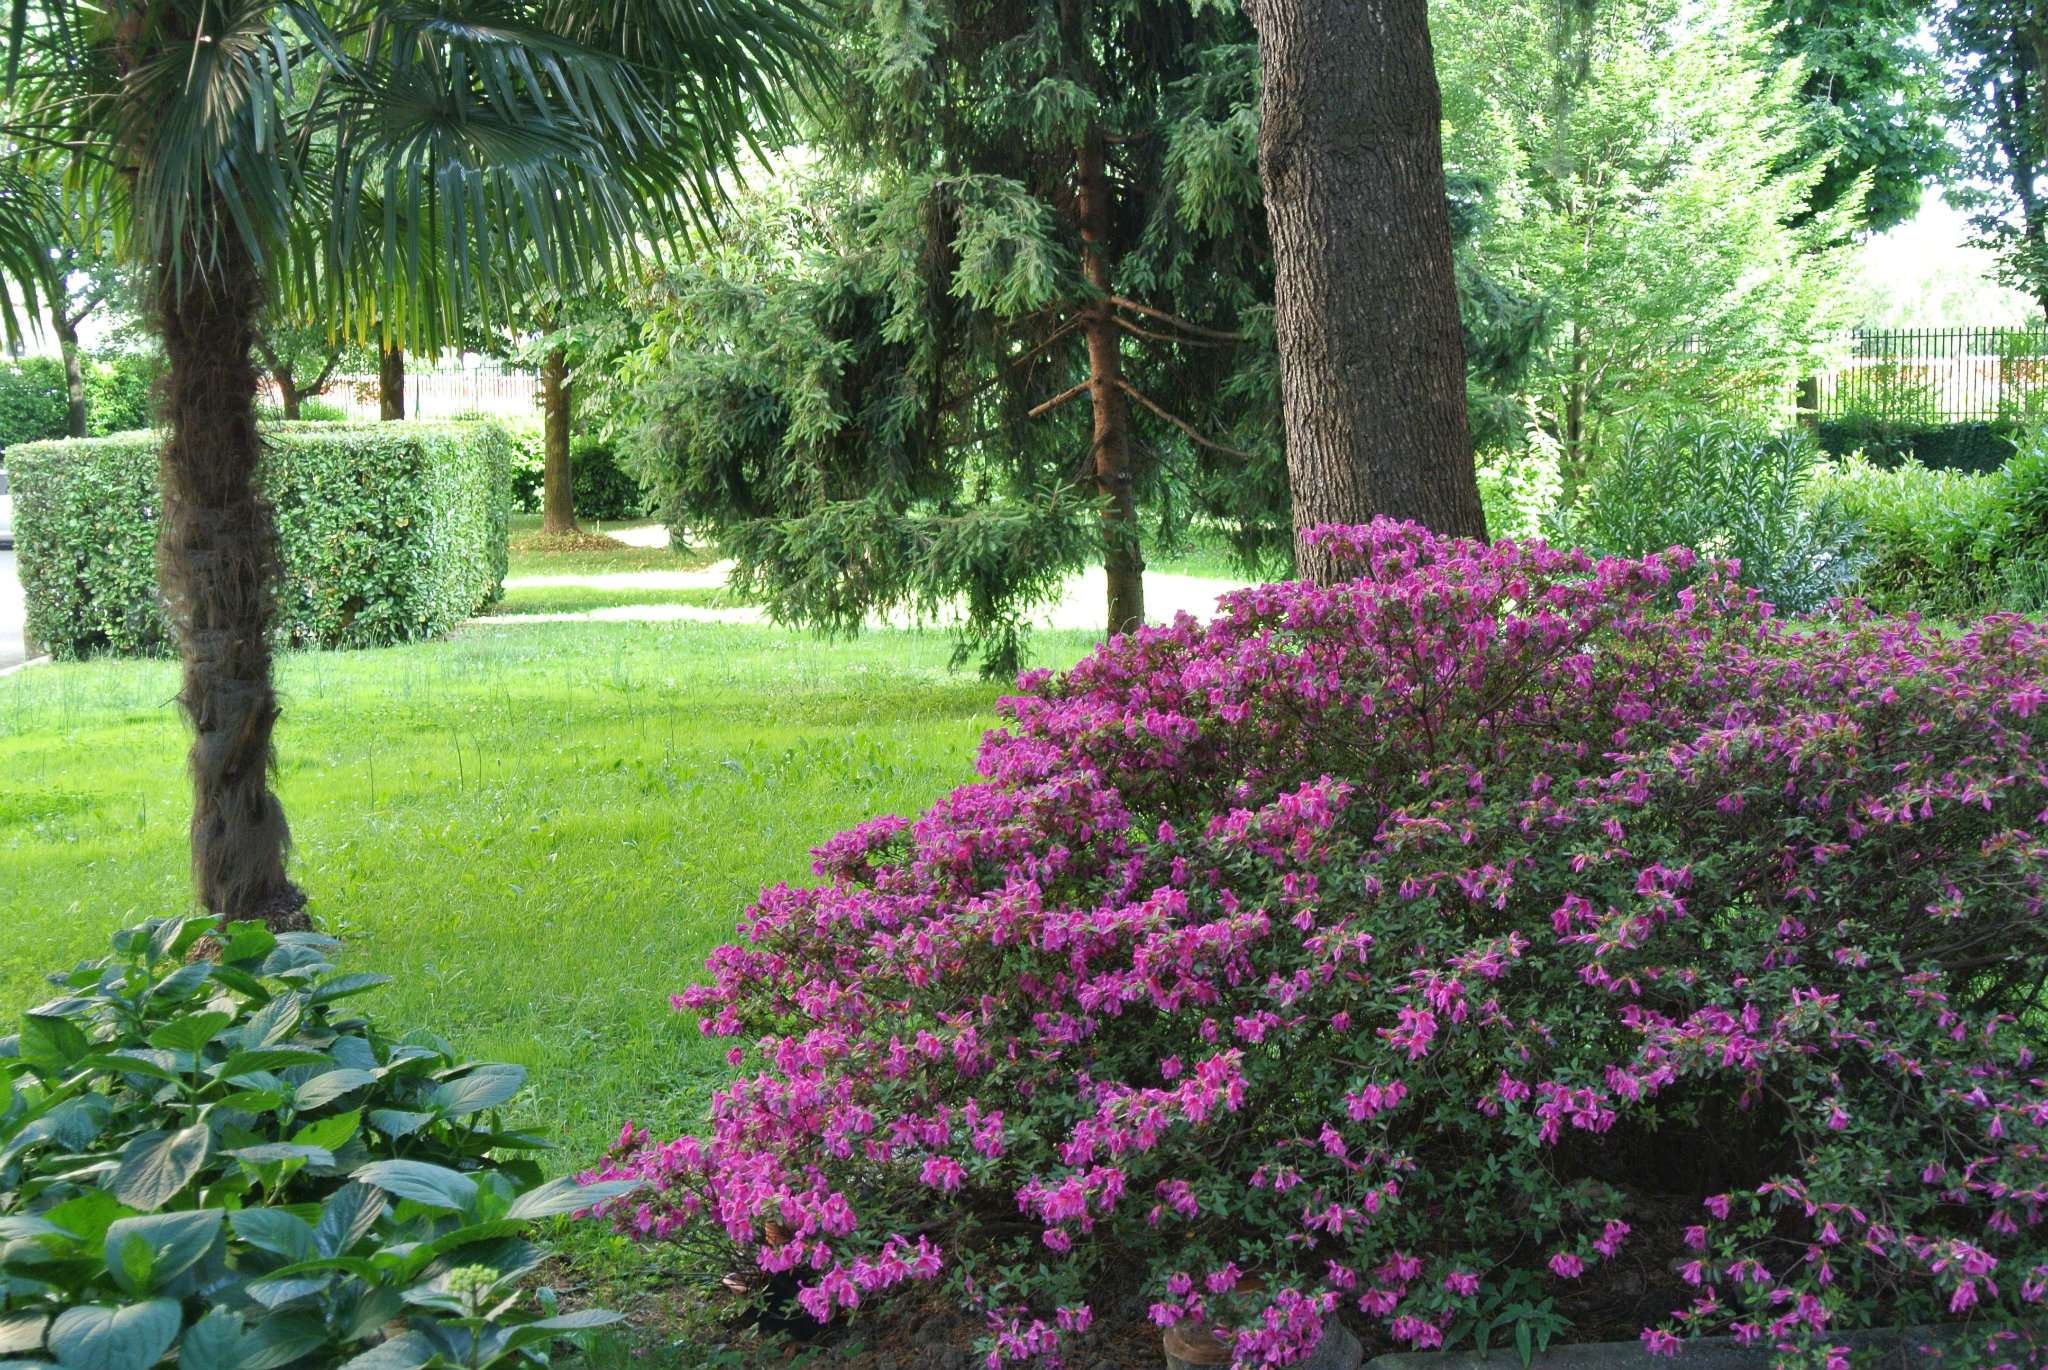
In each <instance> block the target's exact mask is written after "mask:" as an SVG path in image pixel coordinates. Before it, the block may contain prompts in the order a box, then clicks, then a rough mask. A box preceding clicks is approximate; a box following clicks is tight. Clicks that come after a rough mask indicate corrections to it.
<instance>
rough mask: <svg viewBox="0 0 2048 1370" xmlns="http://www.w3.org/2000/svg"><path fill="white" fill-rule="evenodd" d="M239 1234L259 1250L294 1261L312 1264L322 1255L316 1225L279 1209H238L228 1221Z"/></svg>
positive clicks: (236, 1233) (238, 1235)
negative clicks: (311, 1262)
mask: <svg viewBox="0 0 2048 1370" xmlns="http://www.w3.org/2000/svg"><path fill="white" fill-rule="evenodd" d="M228 1225H229V1226H230V1227H232V1228H234V1230H235V1235H236V1236H237V1237H240V1238H241V1239H242V1240H243V1241H245V1242H247V1243H249V1245H251V1246H253V1247H255V1248H256V1249H257V1250H259V1251H268V1252H270V1253H271V1254H272V1255H273V1256H282V1257H284V1259H285V1260H287V1261H291V1262H295V1263H296V1262H299V1261H310V1260H312V1259H313V1258H314V1257H316V1256H318V1255H319V1254H320V1248H319V1245H318V1243H317V1242H316V1241H315V1239H314V1236H313V1228H312V1225H311V1224H310V1223H308V1222H306V1221H305V1219H303V1218H300V1217H297V1216H296V1215H294V1214H291V1213H286V1212H285V1211H284V1210H282V1209H277V1208H243V1209H238V1210H237V1211H236V1212H234V1213H233V1214H231V1215H230V1216H229V1218H228Z"/></svg>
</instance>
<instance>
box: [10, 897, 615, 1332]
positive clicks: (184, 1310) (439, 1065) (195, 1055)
mask: <svg viewBox="0 0 2048 1370" xmlns="http://www.w3.org/2000/svg"><path fill="white" fill-rule="evenodd" d="M202 939H210V940H211V943H212V945H211V946H210V947H202V946H201V945H200V944H201V941H202ZM334 946H335V943H334V942H333V941H332V940H331V939H329V938H325V937H320V936H316V935H314V934H310V933H284V934H273V933H271V932H268V931H266V930H265V929H263V928H262V927H261V926H259V925H256V924H250V923H240V924H233V925H229V926H226V927H222V926H221V925H220V924H218V923H217V922H216V921H214V920H212V919H174V920H168V921H166V920H156V921H152V922H149V923H146V924H144V925H142V926H140V927H137V928H132V929H129V930H127V931H125V932H122V933H119V934H117V935H116V936H115V938H114V945H113V955H111V956H109V957H106V958H104V959H101V960H97V961H91V962H87V963H85V964H82V965H80V966H79V967H78V968H77V969H75V970H73V971H71V972H69V973H67V974H60V975H54V976H52V977H51V980H52V981H53V983H55V984H56V985H57V986H58V987H59V988H60V990H61V991H62V993H61V994H60V996H59V997H58V998H56V999H53V1000H51V1001H49V1002H47V1003H45V1004H42V1005H40V1006H38V1007H36V1008H33V1009H31V1010H29V1011H28V1012H27V1013H25V1014H23V1015H22V1018H21V1027H20V1031H19V1032H18V1033H16V1034H15V1035H13V1036H10V1037H7V1038H4V1039H0V1357H11V1358H12V1359H6V1360H0V1365H5V1366H7V1367H8V1368H9V1370H15V1368H16V1367H27V1366H43V1365H49V1364H52V1363H54V1364H56V1365H57V1366H60V1367H66V1370H148V1367H151V1366H154V1365H157V1364H159V1363H160V1362H162V1361H164V1360H165V1359H166V1358H167V1357H170V1356H171V1355H172V1354H173V1353H175V1356H176V1361H177V1364H178V1365H179V1366H180V1367H182V1368H183V1370H287V1368H297V1367H305V1368H306V1370H311V1368H312V1367H325V1366H331V1365H340V1364H343V1363H346V1364H347V1365H349V1366H351V1367H356V1370H373V1368H374V1370H425V1368H426V1367H429V1366H466V1367H481V1366H489V1365H495V1364H499V1363H501V1362H505V1361H507V1360H514V1359H519V1358H522V1357H524V1358H526V1359H530V1360H533V1361H535V1362H538V1363H545V1353H546V1349H547V1348H548V1347H549V1346H550V1345H552V1344H553V1343H554V1342H556V1341H557V1340H559V1339H560V1338H562V1337H563V1336H565V1335H571V1334H575V1333H578V1332H582V1331H585V1330H588V1329H590V1328H594V1327H600V1326H604V1325H606V1324H609V1323H611V1322H615V1321H616V1320H617V1317H616V1315H614V1314H610V1313H603V1312H594V1311H591V1312H575V1313H561V1312H559V1311H558V1310H556V1308H555V1307H554V1304H553V1299H552V1297H551V1296H548V1295H546V1294H543V1295H542V1296H541V1297H539V1298H538V1300H537V1301H536V1302H537V1307H528V1306H526V1303H527V1301H526V1300H525V1299H524V1298H523V1297H522V1295H521V1292H520V1281H521V1280H522V1278H523V1277H525V1276H527V1275H528V1274H530V1272H532V1270H533V1269H534V1268H535V1267H536V1266H537V1265H538V1264H539V1263H540V1261H541V1259H542V1258H543V1255H544V1252H543V1251H542V1249H541V1248H540V1247H538V1246H536V1245H534V1244H533V1243H531V1242H530V1241H528V1240H527V1239H526V1231H527V1228H528V1226H529V1225H530V1224H531V1223H532V1222H533V1221H534V1220H536V1219H540V1218H546V1217H550V1216H555V1215H559V1214H563V1213H568V1212H572V1211H575V1210H578V1209H581V1208H585V1207H588V1206H589V1205H591V1204H592V1203H595V1202H598V1201H600V1200H602V1199H604V1198H606V1197H611V1196H612V1195H613V1194H614V1192H615V1191H614V1190H613V1189H612V1188H611V1187H610V1186H593V1187H584V1186H580V1185H578V1184H577V1183H576V1182H575V1181H574V1180H569V1179H564V1180H557V1181H554V1182H551V1183H545V1184H544V1183H542V1182H541V1177H540V1171H539V1169H538V1167H537V1166H536V1165H535V1163H534V1161H533V1159H532V1155H533V1153H534V1152H536V1151H538V1150H540V1149H543V1148H544V1147H545V1145H546V1143H545V1142H544V1141H542V1140H541V1139H539V1138H537V1137H535V1136H533V1135H532V1134H530V1133H526V1132H523V1131H518V1130H511V1129H508V1128H506V1127H505V1126H503V1124H502V1122H501V1119H500V1115H501V1112H502V1110H503V1108H504V1106H505V1105H506V1104H508V1103H509V1102H511V1101H512V1099H513V1098H514V1097H515V1096H517V1095H518V1093H519V1092H520V1090H521V1089H522V1088H523V1087H524V1084H525V1078H526V1077H525V1072H524V1070H522V1069H521V1068H519V1067H517V1066H508V1065H486V1064H478V1063H474V1062H468V1061H463V1060H460V1059H459V1058H457V1057H456V1056H455V1055H454V1054H453V1053H452V1052H451V1051H450V1049H449V1048H448V1046H447V1044H446V1043H444V1042H441V1041H440V1040H439V1039H437V1038H434V1037H432V1036H431V1035H429V1034H424V1033H413V1034H408V1035H406V1036H404V1037H400V1038H393V1037H390V1036H388V1035H386V1034H385V1033H383V1032H381V1031H380V1030H379V1029H378V1028H377V1027H376V1026H375V1025H374V1024H372V1023H371V1022H369V1021H368V1020H367V1019H364V1018H361V1017H355V1016H351V1015H349V1014H348V1012H347V1011H346V1009H345V1007H344V1005H345V1004H346V1003H347V1001H349V1000H351V999H352V998H353V997H354V996H356V995H359V994H362V993H364V992H366V991H368V990H371V989H374V988H376V987H377V986H378V985H380V984H382V983H384V977H381V976H375V975H364V974H339V973H336V971H335V969H334V967H333V966H332V964H331V963H330V962H329V961H328V959H327V958H328V954H329V953H330V952H331V950H332V949H333V947H334ZM209 950H210V951H212V952H213V953H214V954H215V955H216V956H217V959H211V958H209V957H208V956H207V955H206V954H205V953H206V952H207V951H209Z"/></svg>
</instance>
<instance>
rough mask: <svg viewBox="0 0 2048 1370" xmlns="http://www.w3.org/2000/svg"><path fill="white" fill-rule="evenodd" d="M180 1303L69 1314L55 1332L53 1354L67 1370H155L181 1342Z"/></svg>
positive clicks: (92, 1307) (89, 1307)
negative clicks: (179, 1336)
mask: <svg viewBox="0 0 2048 1370" xmlns="http://www.w3.org/2000/svg"><path fill="white" fill-rule="evenodd" d="M182 1322H183V1319H182V1318H181V1317H180V1316H179V1313H178V1303H177V1300H175V1299H151V1300H150V1301H149V1302H147V1303H138V1304H130V1305H129V1306H128V1307H126V1308H104V1307H101V1306H99V1305H97V1304H91V1305H87V1306H86V1307H83V1308H67V1309H65V1310H64V1311H63V1312H62V1313H59V1314H58V1315H57V1321H56V1322H55V1323H53V1324H52V1325H51V1327H50V1350H51V1351H53V1352H55V1353H56V1356H57V1363H58V1364H59V1365H61V1366H63V1367H64V1370H149V1368H150V1367H151V1366H153V1365H155V1364H156V1363H157V1362H158V1361H160V1360H162V1359H163V1355H164V1352H166V1351H168V1350H170V1349H171V1343H172V1342H174V1341H176V1340H177V1339H178V1328H179V1326H180V1324H181V1323H182Z"/></svg>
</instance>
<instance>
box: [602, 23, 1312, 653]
mask: <svg viewBox="0 0 2048 1370" xmlns="http://www.w3.org/2000/svg"><path fill="white" fill-rule="evenodd" d="M840 56H841V59H842V61H843V64H844V73H843V81H842V82H841V84H840V91H839V93H840V96H841V98H840V99H838V101H837V102H836V103H835V104H834V105H832V106H831V107H830V108H829V109H827V110H826V111H824V112H823V114H822V115H821V123H820V127H819V128H818V129H817V130H816V131H815V136H814V138H813V140H812V142H813V146H815V147H816V148H817V149H819V157H818V160H817V161H816V162H815V163H814V164H812V165H810V166H808V167H806V168H803V169H801V170H799V171H793V172H789V173H787V174H786V175H785V176H784V177H783V178H782V180H781V181H780V182H779V183H778V184H776V185H775V186H774V187H773V188H772V189H771V190H770V191H769V192H767V193H763V194H757V195H755V196H753V197H751V198H749V199H746V200H744V201H742V202H741V204H740V205H739V207H738V208H736V210H735V212H734V216H733V218H732V221H731V222H729V223H728V224H727V225H725V226H724V233H725V239H726V241H725V243H724V246H723V247H722V248H721V249H720V250H718V251H716V252H714V253H712V254H709V255H707V256H704V257H700V258H698V259H697V260H695V261H694V262H692V263H690V264H689V265H687V266H686V267H684V268H683V269H681V270H679V271H678V272H676V273H674V274H673V275H671V276H669V277H668V278H666V279H665V280H664V281H663V282H662V284H661V287H660V289H659V290H658V292H657V295H656V300H655V305H656V307H655V310H654V315H653V319H652V326H651V328H650V336H652V337H653V338H654V339H655V341H654V343H653V345H652V346H651V347H650V348H649V349H648V350H647V351H645V352H643V353H642V354H641V355H640V356H639V357H638V358H637V360H636V363H635V364H634V366H633V367H632V368H630V370H629V376H628V379H629V382H630V383H629V386H628V387H627V404H626V408H627V409H628V410H629V411H630V412H631V414H632V415H633V418H632V420H631V421H630V424H629V441H630V446H631V447H632V448H633V449H634V450H635V451H636V452H637V455H638V458H639V460H640V462H641V464H642V466H643V470H644V474H645V475H646V476H647V478H648V479H649V481H650V483H651V485H652V486H653V488H654V489H655V490H656V491H657V492H658V493H659V494H660V495H661V497H662V498H663V500H664V503H665V506H666V516H667V517H668V518H669V520H670V521H671V523H672V524H673V525H674V526H676V527H677V528H678V529H687V528H691V527H697V526H702V525H705V524H710V525H714V526H715V527H716V528H717V529H718V531H719V536H720V538H721V540H722V541H723V542H724V544H725V546H726V547H727V549H728V550H729V551H731V552H732V553H733V554H734V555H735V557H736V559H737V562H738V576H739V580H740V581H741V583H742V584H744V585H746V586H748V587H749V588H752V589H754V590H755V591H757V592H758V593H760V594H762V595H763V596H764V598H765V599H766V601H767V603H768V606H769V608H770V610H771V612H772V613H774V614H775V615H776V616H777V617H778V618H780V619H782V620H784V621H790V622H797V623H802V624H807V625H810V626H813V627H818V628H823V629H827V630H837V631H851V630H854V629H857V628H858V627H859V626H860V625H861V624H862V623H863V622H864V621H866V620H867V619H868V618H869V617H871V616H873V615H876V614H884V613H911V614H934V613H937V612H940V611H943V610H946V609H948V608H950V607H952V606H954V605H955V604H964V607H965V610H966V617H967V626H966V632H965V633H964V635H963V637H962V652H963V654H978V655H979V656H980V658H981V660H982V663H983V666H984V668H985V669H987V670H990V671H1005V670H1009V669H1011V668H1012V667H1014V665H1015V664H1016V662H1017V660H1018V654H1019V647H1020V641H1021V633H1022V625H1023V622H1024V618H1025V616H1026V614H1027V612H1028V610H1029V608H1030V607H1031V606H1032V604H1034V603H1035V602H1038V601H1041V600H1043V599H1044V598H1046V597H1048V596H1050V595H1051V594H1052V593H1054V592H1055V591H1056V589H1057V588H1058V586H1059V584H1060V582H1061V580H1062V578H1063V577H1064V576H1065V575H1066V574H1068V573H1070V572H1071V571H1072V570H1074V569H1076V568H1078V567H1080V566H1082V565H1085V564H1088V563H1090V562H1094V563H1099V564H1100V565H1102V566H1103V567H1104V569H1105V572H1106V581H1107V597H1106V604H1105V623H1106V625H1107V626H1108V628H1109V629H1110V630H1112V631H1115V630H1120V629H1124V628H1128V627H1130V626H1132V625H1134V624H1136V623H1138V622H1141V621H1142V619H1143V615H1144V583H1143V571H1144V554H1143V548H1144V544H1145V534H1144V531H1143V530H1141V526H1140V522H1141V519H1140V515H1141V511H1151V512H1152V513H1153V514H1155V515H1156V516H1158V517H1159V518H1160V519H1162V520H1163V521H1164V522H1165V523H1166V524H1168V525H1171V524H1172V523H1173V522H1174V521H1175V520H1176V519H1179V518H1182V517H1185V516H1186V515H1187V513H1188V512H1189V511H1191V510H1196V509H1199V510H1202V511H1204V512H1206V513H1208V514H1210V515H1211V516H1214V517H1218V518H1222V519H1224V520H1226V521H1228V523H1229V524H1230V526H1232V527H1233V528H1235V529H1236V530H1237V531H1238V535H1239V538H1240V540H1241V543H1242V547H1243V550H1244V551H1245V552H1246V553H1247V555H1256V554H1257V552H1258V551H1259V550H1260V548H1261V547H1262V546H1263V547H1265V548H1267V549H1268V550H1270V549H1271V547H1272V545H1273V544H1274V542H1275V541H1276V540H1284V538H1285V532H1284V531H1283V530H1284V529H1285V527H1286V525H1287V518H1286V513H1285V491H1286V485H1285V474H1284V466H1283V464H1282V458H1281V453H1280V450H1279V423H1278V421H1277V397H1276V387H1275V382H1274V374H1275V373H1274V365H1273V360H1272V346H1271V330H1272V322H1271V308H1270V300H1271V268H1270V252H1269V249H1268V246H1267V242H1266V238H1265V216H1264V212H1263V209H1262V207H1261V201H1260V198H1259V183H1258V172H1257V163H1256V143H1257V128H1256V108H1255V106H1256V99H1257V52H1256V48H1255V45H1254V41H1253V34H1252V31H1251V28H1250V25H1249V23H1248V22H1247V21H1246V20H1245V19H1244V17H1243V15H1242V14H1241V13H1240V12H1239V11H1238V10H1237V8H1236V7H1235V6H1218V5H1195V6H1190V5H1189V4H1187V3H1186V0H1029V2H1028V3H1019V2H1016V0H1011V2H1009V3H1005V2H1004V0H961V2H960V3H955V4H950V5H945V6H940V5H937V4H929V5H928V4H922V3H918V0H909V3H906V4H904V5H901V6H892V7H881V8H878V9H877V10H874V11H870V12H868V13H867V14H866V17H865V18H864V19H863V20H862V21H861V23H860V25H859V26H858V27H857V28H856V29H855V30H854V31H853V32H852V33H851V34H850V35H849V36H848V37H847V39H846V40H845V42H844V44H843V47H842V50H841V53H840ZM615 398H616V397H615ZM1283 545H1284V541H1283Z"/></svg>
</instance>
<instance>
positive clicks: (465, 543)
mask: <svg viewBox="0 0 2048 1370" xmlns="http://www.w3.org/2000/svg"><path fill="white" fill-rule="evenodd" d="M266 436H267V440H268V443H269V454H268V456H267V457H266V459H265V467H264V480H265V485H266V487H267V489H268V491H269V494H270V499H271V503H272V505H273V506H274V507H275V509H276V511H277V526H278V534H279V540H280V543H281V549H280V550H281V553H282V559H283V563H284V572H283V577H282V580H281V583H280V586H279V592H278V605H277V616H276V632H277V637H278V640H279V642H280V643H281V644H282V645H286V646H293V647H374V646H382V645H386V644H389V643H393V642H405V641H410V640H413V639H417V638H423V637H431V636H434V635H435V634H438V633H442V632H446V631H447V630H448V629H450V628H452V627H453V626H455V624H457V623H458V622H460V621H461V620H462V619H463V618H465V617H466V616H468V615H469V614H472V613H474V612H475V611H476V610H478V609H479V608H481V607H483V606H484V605H485V604H487V603H489V602H490V601H491V600H492V599H494V598H496V597H497V594H498V592H499V591H500V589H501V588H502V587H503V584H504V579H505V564H506V532H507V516H508V514H509V505H510V500H509V494H508V492H509V489H510V471H509V461H510V445H509V442H508V440H507V437H506V434H505V431H504V429H502V428H500V427H499V426H497V425H496V424H488V423H475V424H432V423H380V424H360V425H347V426H342V425H336V424H276V425H273V426H271V427H270V428H268V429H267V430H266ZM159 441H160V439H159V437H158V436H157V435H156V434H152V433H120V434H115V435H113V436H111V437H105V438H86V439H81V440H76V441H65V442H41V443H27V444H24V445H22V446H19V447H16V448H13V449H11V450H10V451H9V452H8V467H9V469H10V472H11V479H12V482H13V488H14V525H15V527H14V531H15V542H16V548H17V551H18V555H19V565H20V572H21V580H22V587H23V590H24V591H25V593H26V596H27V600H28V635H29V637H30V639H31V640H33V641H35V642H38V643H40V644H41V645H42V647H43V648H44V649H45V650H46V651H48V652H50V653H51V654H52V655H53V656H57V657H62V658H69V657H81V656H90V655H98V654H103V653H114V654H124V655H128V654H148V653H156V652H162V651H165V650H167V648H168V647H169V644H170V634H169V628H168V625H167V622H166V619H165V616H164V611H163V605H162V601H161V599H160V598H159V596H158V594H157V588H156V566H155V550H156V537H157V479H156V461H157V449H158V443H159Z"/></svg>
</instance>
